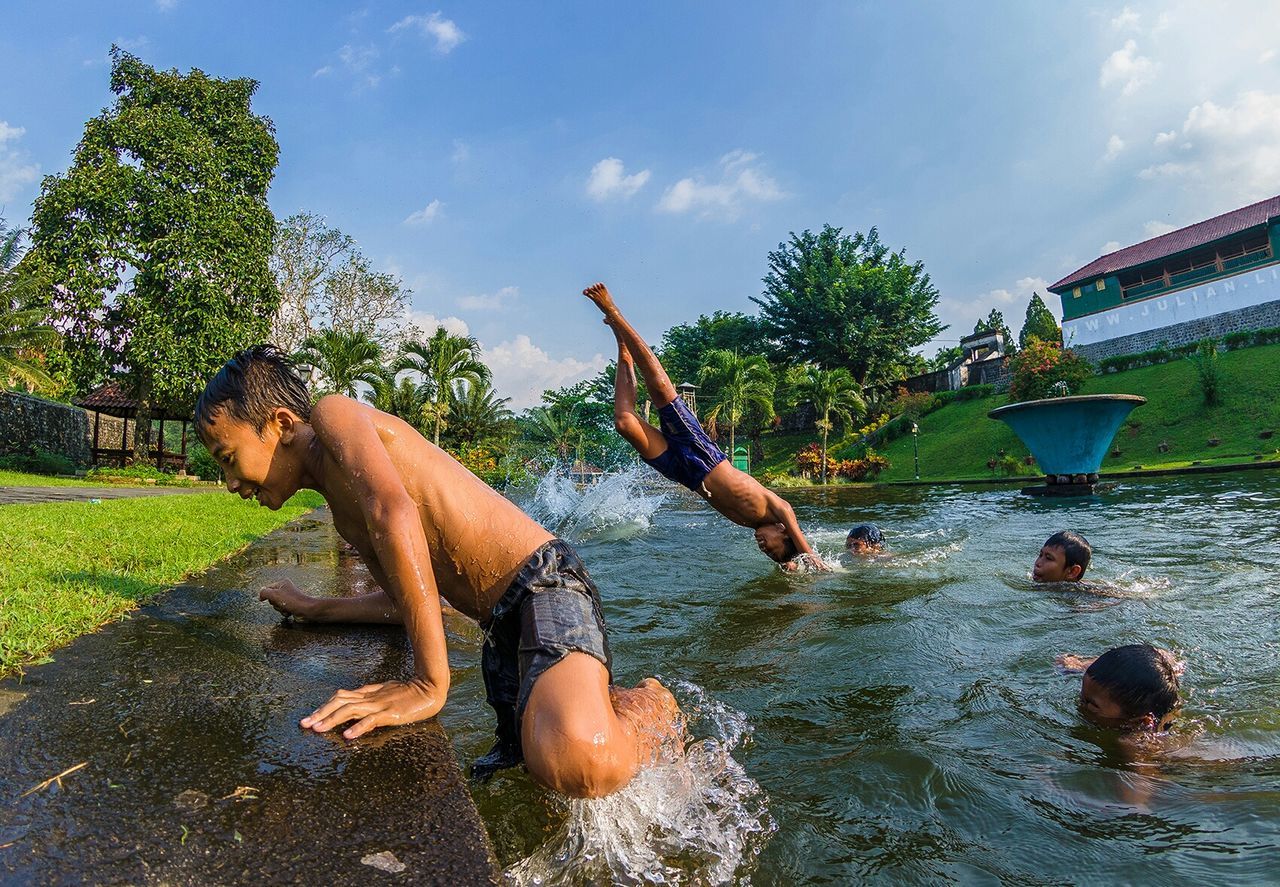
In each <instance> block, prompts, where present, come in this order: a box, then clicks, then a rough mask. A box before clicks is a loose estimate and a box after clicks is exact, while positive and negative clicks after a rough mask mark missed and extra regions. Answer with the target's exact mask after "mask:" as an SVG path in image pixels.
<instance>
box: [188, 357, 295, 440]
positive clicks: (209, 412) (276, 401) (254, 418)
mask: <svg viewBox="0 0 1280 887" xmlns="http://www.w3.org/2000/svg"><path fill="white" fill-rule="evenodd" d="M278 407H284V408H286V409H289V410H292V411H293V412H294V413H296V414H297V415H298V418H300V419H302V420H303V421H307V420H309V419H310V418H311V396H310V394H308V392H307V384H306V383H305V382H304V381H302V379H301V378H300V377H299V376H298V374H297V373H296V372H295V371H294V369H293V363H292V361H290V360H289V356H288V355H287V354H285V353H284V352H283V351H281V350H280V349H279V348H277V347H276V346H274V345H254V346H253V347H251V348H246V349H244V350H243V351H241V352H239V353H238V354H236V356H235V357H233V358H231V359H230V360H228V361H227V362H226V363H225V364H223V367H222V369H220V370H218V374H217V375H216V376H214V377H213V378H212V379H211V380H209V384H208V385H206V386H205V388H204V393H203V394H201V395H200V399H199V400H197V401H196V409H195V423H196V430H197V431H198V432H199V433H200V434H201V435H203V433H204V429H206V428H208V427H209V426H210V425H212V424H213V421H214V418H215V417H216V416H217V415H218V414H219V413H222V414H224V415H226V416H229V417H230V418H232V419H238V420H239V421H241V422H246V423H248V424H250V425H252V426H253V429H254V431H258V432H261V431H262V429H263V426H265V425H266V424H267V421H268V420H269V419H270V418H271V414H272V412H273V411H274V410H275V409H276V408H278Z"/></svg>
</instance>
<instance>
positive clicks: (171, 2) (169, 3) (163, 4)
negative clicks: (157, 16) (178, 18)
mask: <svg viewBox="0 0 1280 887" xmlns="http://www.w3.org/2000/svg"><path fill="white" fill-rule="evenodd" d="M177 5H178V0H156V9H158V10H160V11H161V12H168V11H169V10H171V9H173V8H174V7H176V6H177Z"/></svg>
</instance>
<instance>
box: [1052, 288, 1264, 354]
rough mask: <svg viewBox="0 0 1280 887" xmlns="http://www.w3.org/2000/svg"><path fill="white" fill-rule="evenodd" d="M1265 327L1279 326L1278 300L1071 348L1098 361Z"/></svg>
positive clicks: (1176, 346) (1192, 343)
mask: <svg viewBox="0 0 1280 887" xmlns="http://www.w3.org/2000/svg"><path fill="white" fill-rule="evenodd" d="M1266 327H1280V300H1277V301H1274V302H1264V303H1263V304H1261V305H1250V306H1249V307H1247V308H1241V309H1239V310H1236V311H1224V312H1223V313H1221V314H1214V315H1213V316H1211V317H1201V318H1197V319H1196V320H1189V321H1187V322H1186V323H1178V324H1173V325H1172V326H1166V327H1161V328H1160V329H1157V330H1151V331H1150V332H1145V333H1134V334H1133V335H1131V336H1120V337H1118V338H1115V339H1107V340H1106V341H1104V342H1096V343H1094V344H1092V345H1076V346H1072V349H1073V350H1074V351H1075V352H1076V353H1077V354H1079V355H1081V356H1082V357H1084V358H1086V359H1088V360H1091V361H1093V362H1094V363H1097V362H1098V361H1100V360H1105V359H1106V358H1108V357H1118V356H1119V355H1122V354H1139V353H1141V352H1143V351H1150V350H1152V349H1153V348H1159V347H1161V346H1164V347H1168V348H1178V347H1180V346H1182V345H1194V344H1195V343H1196V342H1199V341H1200V340H1201V339H1220V338H1222V337H1223V336H1225V335H1227V334H1228V333H1238V332H1245V331H1248V330H1258V329H1263V328H1266Z"/></svg>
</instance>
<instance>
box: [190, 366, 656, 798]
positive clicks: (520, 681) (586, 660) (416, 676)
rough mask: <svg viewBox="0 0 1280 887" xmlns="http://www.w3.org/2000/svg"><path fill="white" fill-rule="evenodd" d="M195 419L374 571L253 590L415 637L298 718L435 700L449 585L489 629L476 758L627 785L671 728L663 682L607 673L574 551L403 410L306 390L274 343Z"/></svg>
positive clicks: (600, 632)
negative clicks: (320, 511) (490, 732)
mask: <svg viewBox="0 0 1280 887" xmlns="http://www.w3.org/2000/svg"><path fill="white" fill-rule="evenodd" d="M195 421H196V428H197V429H198V432H199V434H200V437H201V439H202V440H203V441H204V442H205V445H206V446H207V447H208V449H209V452H210V453H212V454H213V456H214V458H215V459H217V461H218V464H219V465H220V466H222V470H223V473H224V474H225V476H226V483H227V489H228V490H230V491H231V492H233V493H238V494H239V495H240V497H241V498H243V499H248V498H251V497H252V498H255V499H257V501H258V503H259V504H260V505H265V506H267V507H268V508H271V509H278V508H279V507H280V506H281V505H283V504H284V502H285V501H287V500H288V499H289V497H290V496H292V495H293V494H294V493H296V492H297V491H298V490H299V489H303V488H307V489H313V490H316V491H318V492H319V493H320V494H321V495H322V496H324V498H325V500H326V501H327V502H328V504H329V508H330V510H331V511H332V515H333V524H334V527H335V529H337V531H338V534H339V535H340V536H341V537H342V538H343V539H345V540H346V541H347V542H349V543H351V545H353V546H354V547H355V548H356V550H357V551H358V552H359V553H360V556H361V558H362V559H363V560H364V561H365V563H366V564H367V565H368V568H369V571H370V573H371V574H372V576H373V578H374V580H375V581H376V582H377V584H378V585H379V586H380V590H378V591H374V592H371V593H369V594H362V595H358V596H355V597H349V598H326V597H314V596H311V595H308V594H305V593H303V592H302V591H300V590H299V589H298V588H296V587H295V586H294V585H293V583H291V582H289V581H287V580H286V581H284V582H277V583H275V584H273V585H269V586H267V587H266V588H264V589H262V591H261V593H260V595H259V598H260V599H261V600H265V601H267V602H268V603H270V604H271V605H272V606H273V607H275V608H276V609H277V610H279V611H280V612H281V613H284V614H286V615H292V616H298V617H301V618H303V619H307V620H312V621H316V622H368V623H382V624H397V625H403V626H404V628H405V632H406V634H407V635H408V637H409V642H410V644H411V645H412V647H413V664H414V669H413V676H412V677H411V678H409V679H407V680H401V681H387V682H385V683H381V684H369V685H367V686H363V687H360V688H358V689H355V690H338V691H337V692H336V693H335V694H334V695H333V697H332V698H331V699H329V701H328V702H326V703H324V705H322V706H320V707H319V708H318V709H316V710H315V711H314V712H312V713H311V714H310V715H308V716H307V717H305V718H303V719H302V721H301V726H302V727H303V728H306V729H310V730H313V731H315V732H316V733H324V732H326V731H328V730H332V729H334V728H336V727H338V726H340V725H342V724H347V723H351V722H354V723H353V724H352V726H350V727H348V728H347V729H346V730H345V731H344V732H343V734H342V735H343V736H344V737H345V738H347V739H355V738H357V737H359V736H362V735H364V734H365V733H367V732H369V731H370V730H373V729H375V728H377V727H384V726H389V725H399V724H408V723H412V722H414V721H420V720H424V719H426V718H430V717H432V716H433V715H435V714H436V713H437V712H438V711H440V709H441V707H442V706H443V705H444V703H445V697H446V695H447V694H448V691H449V663H448V659H447V657H446V651H445V635H444V626H443V624H442V622H441V615H440V599H441V597H443V598H444V599H445V600H446V601H448V602H449V603H450V604H451V605H452V606H453V607H455V608H456V609H458V610H459V611H461V612H462V613H463V614H465V615H467V616H469V617H471V618H473V619H475V620H476V621H477V622H479V623H480V625H481V626H482V628H483V629H484V634H485V642H484V649H483V654H482V657H483V658H482V669H483V673H484V681H485V689H486V690H487V696H488V701H489V704H490V705H492V706H493V708H494V710H495V711H496V712H497V716H498V727H497V735H498V742H497V744H496V745H495V746H494V748H493V750H492V751H491V752H490V753H489V754H488V755H486V756H485V757H484V758H482V759H481V760H480V761H478V762H476V766H475V767H473V773H475V774H476V775H481V776H483V775H487V774H488V773H492V772H493V771H494V770H497V769H499V768H501V767H503V766H514V765H516V764H518V763H520V761H521V759H522V758H523V760H524V763H525V764H526V766H527V767H528V770H529V773H530V774H531V775H532V776H533V777H534V778H535V779H536V780H537V781H538V782H540V783H542V784H543V785H546V786H548V787H549V788H552V789H555V790H556V791H559V792H561V793H563V794H565V795H569V796H573V797H597V796H600V795H605V794H608V793H610V792H612V791H614V790H616V789H618V788H620V787H622V786H623V785H625V784H626V783H627V782H628V781H629V780H630V779H631V777H632V776H633V775H634V774H635V772H636V770H637V769H638V767H639V766H640V765H641V764H643V763H645V762H647V761H649V760H650V759H652V757H653V756H654V755H655V753H656V751H657V745H658V743H659V742H660V740H661V737H662V736H663V735H664V734H670V733H671V732H672V728H671V725H672V723H673V721H674V719H675V718H676V717H677V716H678V709H677V707H676V704H675V700H674V699H673V698H672V697H671V694H670V693H668V692H667V690H666V689H665V688H664V687H662V686H661V685H660V684H659V683H658V682H657V681H654V680H646V681H643V682H641V684H640V686H639V687H637V688H635V689H633V690H625V689H613V688H611V687H610V686H609V684H610V677H611V659H610V654H609V644H608V641H607V639H606V637H605V627H604V620H603V616H602V614H601V608H600V596H599V592H598V591H597V589H596V586H595V584H594V583H593V582H592V581H591V577H590V575H589V574H588V573H587V570H586V568H585V567H584V566H583V565H582V561H580V560H579V559H578V557H577V555H576V554H575V553H574V552H573V550H572V549H571V548H570V547H569V546H568V545H566V544H565V543H564V542H562V541H560V540H558V539H555V538H553V537H552V536H551V534H550V533H548V532H547V531H546V530H545V529H543V528H542V527H541V526H539V525H538V524H537V523H535V522H534V521H533V520H532V519H531V518H529V517H528V516H527V515H525V514H524V513H523V512H522V511H520V509H519V508H517V507H516V506H515V505H513V504H512V503H511V502H510V501H508V500H507V499H505V498H504V497H502V496H501V495H499V494H498V493H497V492H495V491H494V490H492V489H490V488H489V487H488V486H487V485H486V484H484V483H482V482H481V481H480V480H479V479H478V478H477V477H476V476H475V475H473V474H472V473H471V472H469V471H467V469H466V468H464V467H463V466H462V465H461V464H459V463H458V462H457V461H455V460H454V459H453V458H452V457H451V456H449V455H448V454H447V453H445V452H444V451H443V450H441V449H439V448H438V447H436V446H434V445H433V444H431V443H430V442H429V441H427V440H426V439H425V438H424V437H422V435H420V434H418V433H417V432H416V431H415V430H414V429H413V428H412V427H411V426H410V425H408V424H407V423H405V422H403V421H402V420H400V419H398V418H396V417H394V416H390V415H387V414H386V413H382V412H379V411H378V410H375V409H373V408H372V407H370V406H367V405H365V404H361V403H358V402H356V401H354V400H351V399H350V398H347V397H342V396H340V395H330V396H328V397H323V398H321V399H320V401H319V402H318V403H316V404H315V406H312V405H311V402H310V398H309V396H308V392H307V388H306V385H305V384H304V383H303V382H302V380H301V379H300V378H298V376H297V375H295V374H294V372H293V370H292V368H291V366H290V365H289V363H288V359H287V358H286V357H285V355H284V354H282V353H281V352H280V351H278V350H276V349H275V348H274V347H272V346H270V345H259V346H255V347H253V348H249V349H246V350H244V351H241V352H240V353H239V354H237V355H236V356H235V357H233V358H232V359H231V360H229V361H228V362H227V363H226V365H225V366H223V368H222V369H221V370H220V371H219V372H218V374H217V375H216V376H215V377H214V378H213V380H212V381H211V382H209V384H208V386H207V387H206V388H205V390H204V393H203V394H202V395H201V396H200V399H199V401H198V402H197V403H196V410H195Z"/></svg>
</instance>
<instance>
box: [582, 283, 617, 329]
mask: <svg viewBox="0 0 1280 887" xmlns="http://www.w3.org/2000/svg"><path fill="white" fill-rule="evenodd" d="M582 294H583V295H584V296H586V297H587V298H588V299H590V300H591V301H593V302H595V303H596V307H597V308H599V309H600V311H601V312H602V313H603V314H604V322H605V323H609V322H610V321H611V320H613V319H614V318H616V317H617V316H618V306H617V305H615V304H614V303H613V296H611V295H610V294H609V288H608V287H607V286H605V285H604V284H603V283H593V284H591V286H589V287H587V288H586V289H584V290H583V291H582Z"/></svg>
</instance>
